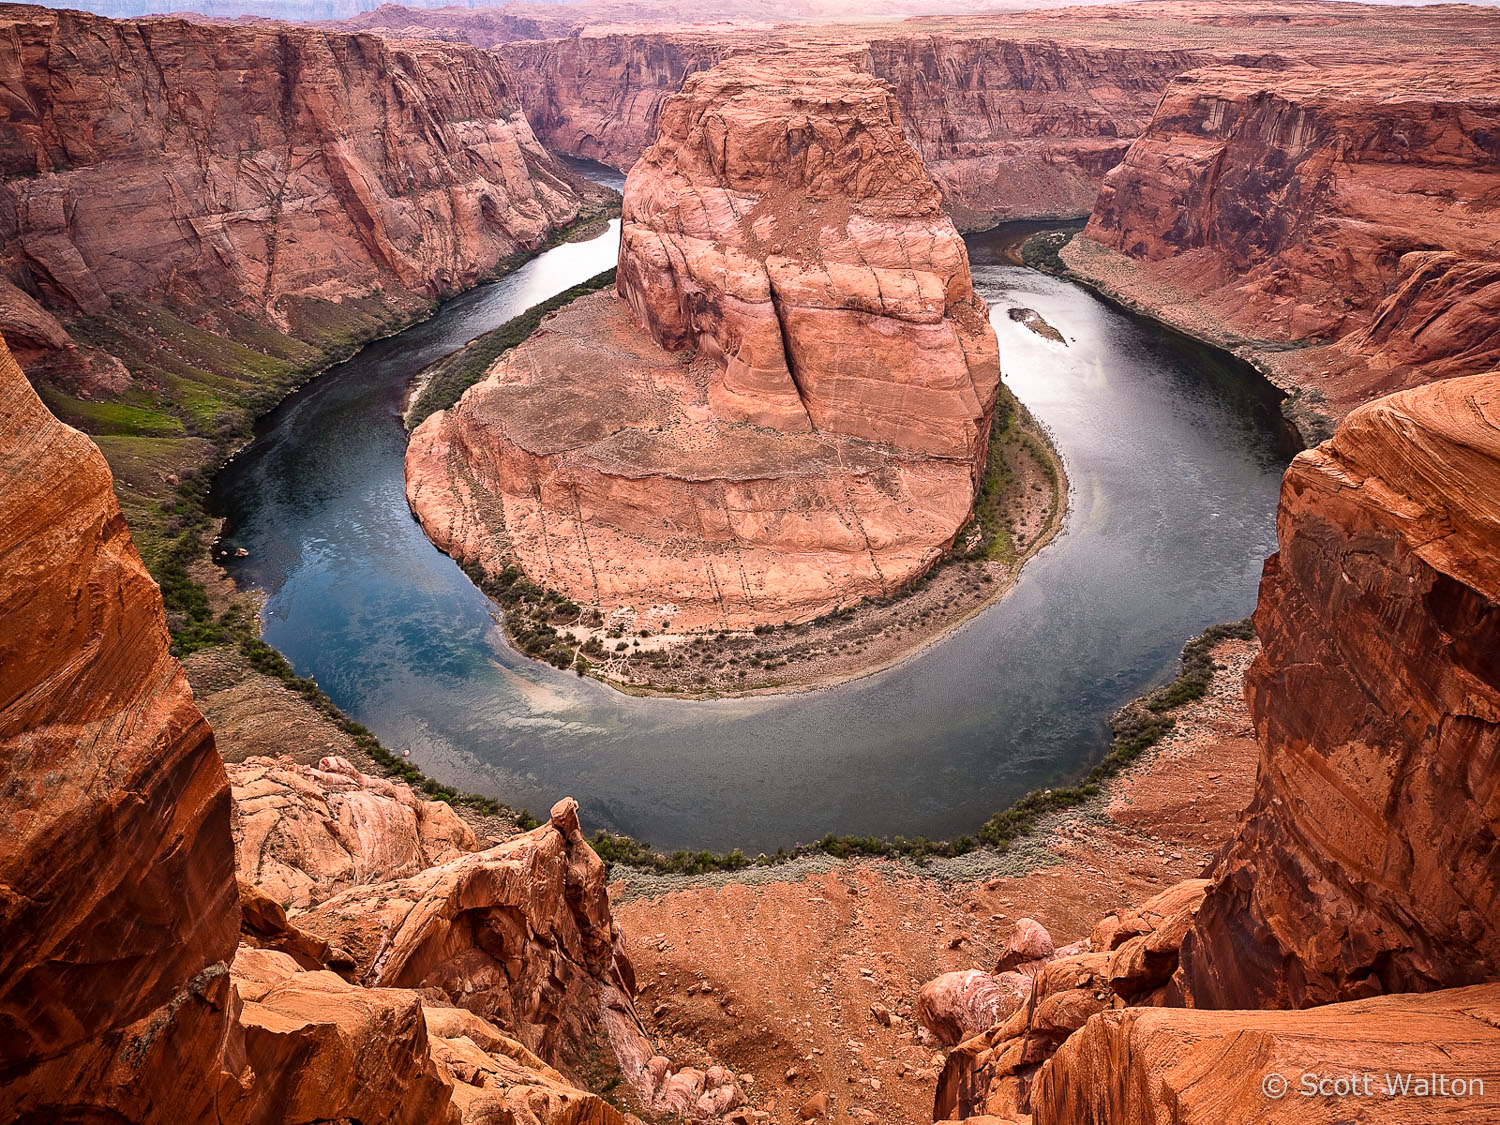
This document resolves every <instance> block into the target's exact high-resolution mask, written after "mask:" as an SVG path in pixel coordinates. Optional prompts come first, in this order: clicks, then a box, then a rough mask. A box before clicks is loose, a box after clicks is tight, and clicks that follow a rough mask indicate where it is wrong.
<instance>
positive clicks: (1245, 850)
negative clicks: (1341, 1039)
mask: <svg viewBox="0 0 1500 1125" xmlns="http://www.w3.org/2000/svg"><path fill="white" fill-rule="evenodd" d="M1277 531H1278V538H1279V541H1280V550H1279V552H1278V553H1277V554H1276V555H1275V556H1273V557H1272V559H1271V560H1270V561H1269V562H1268V563H1267V564H1266V570H1265V576H1264V578H1263V579H1262V582H1261V592H1260V601H1259V604H1258V606H1257V609H1256V615H1255V624H1256V631H1257V632H1258V633H1259V634H1260V638H1261V644H1262V650H1261V653H1260V655H1259V656H1258V657H1257V658H1256V661H1255V663H1254V664H1253V665H1252V667H1251V670H1250V674H1249V677H1248V678H1247V681H1246V690H1247V695H1248V699H1249V703H1250V707H1251V712H1252V714H1253V716H1254V718H1255V723H1256V729H1257V733H1258V735H1259V737H1260V740H1261V744H1262V747H1263V752H1262V758H1261V768H1260V777H1259V780H1258V783H1257V790H1256V796H1255V799H1254V801H1253V802H1252V804H1251V807H1250V810H1249V819H1248V821H1247V823H1246V824H1245V826H1244V828H1243V829H1242V830H1241V833H1240V836H1239V839H1238V840H1237V841H1236V842H1235V844H1234V845H1233V846H1232V847H1231V848H1230V850H1229V852H1228V854H1227V855H1225V856H1224V857H1222V858H1221V859H1220V860H1219V861H1218V863H1217V865H1216V867H1215V885H1214V888H1213V890H1212V891H1211V892H1210V893H1209V895H1208V898H1207V900H1206V901H1205V903H1204V906H1203V909H1202V910H1201V911H1200V912H1199V914H1198V920H1197V924H1196V925H1195V927H1194V928H1193V930H1192V931H1191V932H1190V933H1189V934H1188V935H1187V937H1186V939H1185V941H1184V945H1183V952H1182V970H1181V974H1180V977H1179V984H1180V987H1181V990H1182V992H1183V993H1184V995H1185V996H1186V997H1187V998H1188V999H1189V1000H1190V1001H1191V1002H1192V1003H1194V1004H1196V1005H1197V1006H1200V1007H1215V1008H1241V1007H1304V1006H1307V1005H1311V1004H1320V1003H1327V1002H1328V1001H1331V1000H1344V999H1351V998H1357V997H1361V996H1367V995H1375V994H1379V993H1385V992H1426V991H1429V990H1431V989H1435V988H1443V987H1448V986H1452V985H1460V984H1472V983H1477V982H1481V981H1491V980H1496V979H1500V926H1497V919H1500V909H1497V908H1500V839H1497V835H1500V554H1497V551H1496V544H1497V542H1500V376H1495V375H1487V376H1477V377H1470V378H1461V379H1452V380H1448V381H1445V382H1442V383H1438V384H1434V385H1432V386H1429V387H1426V388H1422V389H1420V390H1415V391H1405V392H1402V393H1400V394H1397V395H1393V396H1391V397H1388V398H1385V399H1381V400H1379V401H1377V402H1375V403H1372V404H1370V405H1369V406H1365V407H1362V408H1361V409H1359V410H1356V411H1355V412H1354V413H1352V414H1350V415H1349V417H1348V418H1347V419H1346V420H1345V421H1344V423H1343V425H1341V426H1340V427H1339V430H1338V432H1337V433H1336V434H1335V435H1334V438H1333V440H1332V441H1330V442H1328V443H1326V444H1324V445H1322V446H1320V447H1318V448H1317V449H1315V450H1311V451H1309V452H1308V453H1304V454H1302V455H1301V456H1300V457H1298V458H1297V459H1296V460H1295V461H1294V462H1293V463H1292V467H1291V469H1290V470H1288V472H1287V476H1286V480H1285V482H1284V484H1283V486H1282V500H1281V507H1280V510H1279V512H1278V516H1277Z"/></svg>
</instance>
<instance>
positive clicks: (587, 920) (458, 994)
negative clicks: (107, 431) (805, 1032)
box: [0, 341, 653, 1125]
mask: <svg viewBox="0 0 1500 1125" xmlns="http://www.w3.org/2000/svg"><path fill="white" fill-rule="evenodd" d="M0 560H3V562H4V566H3V567H0V619H3V620H4V622H5V629H4V630H3V632H0V819H3V821H4V823H5V824H6V826H7V831H6V834H5V836H4V838H3V839H0V886H3V887H4V894H3V896H0V930H3V932H4V934H5V936H6V941H5V944H4V949H3V951H0V968H3V972H0V1118H4V1119H5V1120H7V1121H11V1120H16V1121H27V1122H42V1121H61V1120H66V1121H77V1120H85V1119H86V1120H111V1121H114V1120H121V1121H131V1122H141V1123H147V1122H150V1123H155V1122H162V1123H167V1122H180V1121H220V1122H224V1123H226V1125H252V1123H253V1125H260V1123H265V1125H272V1123H276V1122H286V1121H312V1120H320V1121H321V1120H361V1121H385V1122H391V1123H393V1125H395V1123H407V1122H409V1123H411V1125H418V1123H421V1125H432V1123H440V1125H480V1123H483V1122H494V1121H506V1122H516V1123H518V1125H581V1123H583V1122H589V1123H591V1125H623V1123H624V1121H625V1118H624V1117H623V1116H622V1115H621V1114H620V1113H618V1112H617V1111H616V1110H615V1109H614V1108H613V1107H612V1106H610V1105H608V1104H607V1103H605V1102H604V1101H603V1100H601V1099H600V1098H599V1097H597V1096H596V1095H593V1094H590V1093H587V1092H585V1091H583V1090H581V1089H579V1088H578V1087H577V1086H576V1085H575V1084H574V1083H573V1082H572V1081H570V1080H569V1079H567V1078H566V1077H565V1076H564V1075H563V1074H562V1073H561V1072H559V1071H558V1070H557V1069H555V1068H554V1067H553V1066H552V1065H549V1062H548V1061H545V1060H544V1059H543V1058H542V1057H540V1055H546V1056H547V1059H550V1060H553V1061H555V1062H558V1063H565V1062H568V1061H571V1060H573V1059H576V1058H578V1057H579V1056H581V1055H582V1054H583V1053H584V1052H586V1051H588V1050H591V1049H592V1044H593V1042H594V1040H593V1036H594V1035H595V1034H596V1032H597V1031H598V1029H600V1028H602V1027H603V1026H604V1025H605V1024H606V1023H607V1024H608V1027H609V1029H610V1032H611V1034H612V1041H613V1042H615V1043H616V1044H618V1050H619V1052H620V1055H621V1057H622V1058H626V1059H630V1060H636V1059H638V1058H643V1057H646V1056H650V1055H651V1054H652V1053H653V1052H652V1051H651V1049H650V1045H649V1044H648V1043H645V1041H644V1040H643V1039H642V1038H641V1037H640V1035H639V1032H638V1022H637V1021H635V1019H634V1009H633V1007H632V1005H631V993H632V992H633V988H634V982H633V974H632V972H631V970H630V965H629V961H628V959H626V958H625V956H624V952H623V950H622V949H621V948H620V943H619V939H618V935H617V932H616V930H615V928H614V925H613V922H612V919H611V917H610V913H609V900H608V896H607V893H606V890H605V883H604V865H603V863H602V862H601V861H600V860H599V859H598V857H597V856H595V855H594V853H593V851H592V850H591V849H590V848H589V847H588V845H587V844H586V843H585V842H584V840H583V836H582V832H581V829H580V827H579V824H578V817H577V806H576V805H575V804H574V803H573V802H572V801H567V800H565V801H562V802H559V804H558V805H557V806H556V807H555V808H554V809H553V812H552V816H551V818H550V819H549V821H548V823H546V824H544V825H542V826H540V827H539V828H537V829H535V830H534V831H532V832H530V833H527V834H525V835H522V836H520V837H518V838H517V839H515V840H511V841H508V842H506V843H502V844H500V845H498V846H496V847H494V848H490V849H488V850H485V851H478V850H476V847H477V844H476V841H475V840H474V837H473V834H472V832H470V831H469V830H468V828H467V827H466V826H464V825H463V824H462V823H461V822H458V821H457V818H456V817H455V816H454V813H453V811H452V810H451V809H450V808H449V807H448V806H446V805H441V806H440V805H437V804H435V803H432V802H426V801H421V800H419V799H418V798H416V797H415V796H414V795H413V794H412V793H411V792H410V790H408V789H406V787H404V786H396V785H392V784H391V783H388V782H382V781H379V780H377V779H375V778H367V777H362V776H360V775H359V774H357V773H356V772H355V771H354V770H353V769H352V767H350V766H349V765H348V763H347V762H343V761H341V760H336V759H330V760H325V761H324V762H322V763H320V768H319V769H317V770H313V769H306V768H302V769H299V768H298V767H295V766H291V765H283V766H280V767H278V768H277V769H275V770H271V769H270V768H269V764H268V763H267V762H266V761H265V760H263V759H262V760H259V761H258V762H256V763H252V764H249V765H247V766H243V767H240V772H241V774H242V776H241V778H240V779H239V784H238V786H237V791H236V792H234V794H233V799H234V800H235V801H236V803H237V804H238V806H239V807H238V808H235V809H234V810H233V815H232V809H231V797H232V794H231V788H230V785H229V782H228V779H227V778H226V776H225V769H224V765H223V762H222V761H221V759H220V758H219V755H218V753H217V751H216V749H215V746H214V736H213V732H212V731H211V730H210V729H209V727H208V724H207V723H206V722H205V721H204V719H203V717H202V715H201V714H200V713H199V712H198V710H197V708H196V707H195V705H194V703H193V698H192V694H191V692H190V690H189V688H188V684H187V681H186V679H185V677H184V675H183V672H182V668H181V666H180V665H179V664H178V663H177V661H176V660H174V659H173V658H172V657H171V655H170V654H169V651H168V634H167V627H166V620H165V617H164V614H163V610H162V599H161V594H160V592H159V591H158V589H157V587H156V585H155V583H153V582H152V581H151V579H150V577H149V576H148V575H147V573H146V569H145V567H144V566H143V565H142V563H141V559H140V556H139V555H138V554H137V553H136V550H135V547H134V545H133V544H132V542H131V537H130V533H129V532H128V531H127V530H126V527H125V523H124V520H123V519H122V517H121V515H120V508H119V505H118V503H117V502H116V500H115V497H114V493H113V489H112V487H111V479H110V473H109V470H108V468H107V467H106V465H105V463H104V458H103V456H102V455H101V454H100V453H99V451H98V449H96V448H95V447H94V445H93V444H92V443H91V442H90V441H89V440H88V439H87V438H86V437H84V436H83V435H82V434H80V433H78V432H77V431H76V430H73V429H70V428H68V427H66V426H64V425H62V424H61V423H59V422H58V421H57V420H56V419H55V418H53V417H52V416H51V415H50V414H49V413H48V412H47V410H46V408H45V407H44V406H43V405H42V403H41V401H40V400H39V399H38V397H37V395H36V392H35V391H34V390H33V389H32V387H31V385H30V384H29V383H28V382H27V380H26V378H25V377H24V376H23V375H22V373H21V371H20V369H19V368H18V367H17V365H16V364H15V362H14V361H13V359H12V357H11V355H10V353H9V351H8V350H6V348H5V346H4V343H3V341H0ZM255 771H259V772H255ZM271 773H274V775H275V776H274V777H270V778H268V774H271ZM273 783H274V784H273ZM278 786H279V787H278ZM278 800H279V804H277V803H276V802H277V801H278ZM268 805H275V808H274V809H272V808H268ZM278 814H279V815H278ZM269 819H275V820H276V821H277V825H274V826H269V827H268V825H267V824H266V821H267V820H269ZM232 825H234V826H235V827H234V830H233V831H232ZM276 827H279V828H280V831H275V830H273V829H274V828H276ZM236 836H237V837H238V839H236V838H235V837H236ZM273 837H275V839H274V840H273ZM335 842H337V844H335ZM337 845H342V846H337ZM237 851H238V853H239V855H240V858H241V859H242V860H245V859H251V860H253V861H254V862H246V863H245V864H244V870H242V871H241V872H239V874H240V876H241V877H244V876H248V877H249V879H251V880H254V879H257V878H261V877H264V876H266V875H269V876H270V877H269V878H268V879H267V882H266V886H265V887H260V886H257V885H255V884H254V883H253V882H238V881H237V879H236V870H235V862H236V853H237ZM268 851H275V852H277V853H278V855H277V859H278V860H279V862H278V863H269V862H266V861H267V859H268V856H267V852H268ZM429 861H430V862H437V863H439V864H440V866H437V867H435V868H427V869H426V870H425V871H423V872H422V873H421V874H420V875H417V876H409V877H408V881H407V882H406V883H405V884H403V883H401V882H385V883H381V882H373V885H371V884H364V885H360V886H356V887H352V888H348V887H347V886H346V885H347V883H348V882H349V881H350V880H352V879H356V878H360V877H363V878H367V879H370V880H372V881H373V880H379V879H382V878H385V879H391V878H393V877H395V876H400V875H403V874H407V873H408V869H409V868H410V867H411V866H414V865H415V864H417V863H419V862H429ZM444 861H446V862H444ZM361 863H363V864H364V867H363V869H361V868H360V864H361ZM351 866H352V867H353V868H354V870H353V871H351V870H350V868H351ZM288 871H295V872H296V873H297V875H298V876H299V878H298V879H289V878H287V872H288ZM422 880H425V881H422ZM418 885H420V886H421V887H423V888H425V889H426V894H425V897H422V896H418V897H419V898H420V903H419V904H412V908H411V909H409V910H408V911H407V912H406V914H405V916H404V917H403V918H401V919H400V923H401V924H400V925H399V926H390V925H389V921H390V917H391V915H390V907H391V904H392V903H393V902H394V901H395V896H396V895H397V894H398V893H399V892H400V889H401V888H402V887H404V886H418ZM309 886H311V887H314V888H316V889H318V890H319V891H321V892H322V893H324V894H326V893H329V892H331V891H333V890H336V889H338V888H340V887H346V889H344V890H343V892H342V894H341V895H340V896H339V897H338V898H336V899H335V900H334V901H335V902H337V903H338V905H337V906H336V907H331V908H329V909H327V910H325V911H324V912H323V913H317V912H308V911H303V912H301V913H295V912H294V914H293V915H292V917H291V918H290V919H289V918H288V917H287V915H286V914H285V912H284V911H283V909H282V906H283V904H284V902H288V901H294V900H297V898H298V896H299V895H301V896H303V897H307V888H308V887H309ZM268 891H269V892H273V893H275V894H278V895H280V896H281V897H282V900H283V901H281V902H279V901H278V900H277V898H275V897H272V894H271V893H267V892H268ZM242 903H243V904H244V913H243V915H242ZM310 922H315V923H318V924H319V925H320V926H321V928H322V930H323V933H321V934H320V933H317V932H308V930H307V928H306V927H307V926H308V925H309V923H310ZM383 929H390V930H392V931H393V932H392V933H391V934H390V935H389V939H390V940H389V942H388V945H389V946H390V948H388V949H386V950H385V955H384V956H382V957H381V958H379V959H378V962H379V963H378V965H375V964H371V963H370V962H371V961H372V960H374V958H373V956H372V955H373V950H372V949H371V948H370V946H369V945H368V944H367V940H361V936H362V935H366V936H367V937H368V935H374V934H378V933H381V932H382V931H383ZM329 936H333V937H336V938H337V939H338V941H339V942H340V944H339V945H338V946H330V944H329V942H328V940H327V938H328V937H329ZM346 947H347V948H346ZM325 966H326V967H325ZM331 969H337V970H338V972H337V973H336V972H333V971H330V970H331ZM340 974H342V975H340ZM346 977H358V978H361V979H360V980H359V981H354V980H349V979H346ZM396 983H399V984H401V985H402V987H390V986H391V985H393V984H396ZM418 988H420V989H421V991H418ZM444 988H446V989H447V993H446V994H445V993H444V992H443V991H442V990H443V989H444ZM455 1001H463V1002H464V1004H465V1006H464V1007H462V1008H461V1007H458V1006H456V1004H455V1003H454V1002H455ZM473 1008H483V1010H484V1014H483V1015H481V1014H479V1013H478V1012H475V1011H471V1010H466V1009H473ZM486 1017H488V1018H486ZM643 1044H644V1046H643ZM533 1048H534V1050H533ZM636 1069H640V1068H635V1069H633V1070H632V1071H631V1074H630V1077H632V1078H635V1077H636V1074H635V1070H636Z"/></svg>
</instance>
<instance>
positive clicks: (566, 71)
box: [499, 31, 738, 171]
mask: <svg viewBox="0 0 1500 1125" xmlns="http://www.w3.org/2000/svg"><path fill="white" fill-rule="evenodd" d="M726 38H727V39H728V42H727V43H726ZM736 46H738V44H737V43H736V42H735V37H733V36H729V37H725V36H720V35H703V34H693V33H692V32H685V31H681V32H670V33H665V34H636V35H591V36H588V37H583V38H580V37H573V38H567V39H548V40H545V41H538V42H529V43H507V44H505V45H504V46H503V47H501V48H500V50H499V54H500V57H501V58H503V59H504V60H505V63H506V65H507V66H508V67H509V68H510V70H511V72H512V73H513V74H514V75H515V80H516V85H517V90H518V92H519V94H520V98H521V104H522V106H523V107H524V108H525V110H526V118H527V120H528V121H529V122H530V124H531V128H532V129H533V130H534V131H535V133H536V136H537V139H538V140H540V141H541V142H542V143H543V144H544V145H546V146H547V147H548V148H549V149H551V150H553V151H555V152H566V153H568V154H570V155H573V156H586V157H588V158H589V159H590V160H598V161H599V162H601V163H603V164H608V165H610V166H611V167H614V168H619V169H620V170H621V171H629V170H630V169H631V168H632V167H633V166H634V165H635V162H636V161H637V160H639V159H640V158H641V155H642V154H643V153H644V152H645V151H646V150H647V149H648V148H650V147H651V146H652V145H653V144H654V143H655V142H656V126H657V119H658V118H659V117H660V116H661V108H662V105H663V103H665V102H666V100H667V99H668V98H670V97H671V96H672V95H673V94H676V93H677V92H678V90H680V89H681V88H682V81H683V79H684V78H686V77H687V76H688V75H689V74H694V73H696V72H697V71H700V70H707V69H708V68H709V67H712V66H715V65H716V64H718V63H719V62H721V61H723V59H724V58H725V57H727V55H728V54H729V53H730V52H731V51H733V50H734V48H735V47H736Z"/></svg>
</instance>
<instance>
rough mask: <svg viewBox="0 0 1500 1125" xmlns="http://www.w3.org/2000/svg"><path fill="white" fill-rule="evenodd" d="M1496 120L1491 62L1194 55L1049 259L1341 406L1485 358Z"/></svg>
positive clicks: (1499, 75) (1498, 83)
mask: <svg viewBox="0 0 1500 1125" xmlns="http://www.w3.org/2000/svg"><path fill="white" fill-rule="evenodd" d="M1497 128H1500V68H1496V67H1494V66H1493V65H1484V64H1479V63H1472V62H1465V61H1461V60H1450V61H1446V62H1441V63H1432V62H1424V63H1420V64H1409V65H1407V66H1404V67H1392V66H1376V65H1366V66H1358V65H1336V66H1317V67H1308V68H1297V69H1291V70H1288V71H1286V72H1285V73H1281V74H1277V75H1275V76H1271V75H1267V74H1266V73H1264V72H1258V71H1254V70H1246V69H1243V68H1238V67H1214V68H1209V69H1204V70H1198V71H1193V72H1191V73H1188V74H1185V75H1183V76H1181V77H1180V78H1178V79H1177V80H1176V81H1175V82H1174V83H1173V84H1172V86H1171V87H1170V89H1169V90H1168V91H1167V93H1166V95H1165V97H1163V99H1162V102H1161V105H1160V106H1159V107H1158V108H1157V111H1156V115H1155V116H1154V117H1153V118H1152V120H1151V123H1150V125H1149V127H1148V128H1147V129H1146V131H1145V132H1144V133H1143V134H1142V136H1141V137H1140V138H1139V139H1138V140H1137V141H1136V142H1135V144H1133V145H1132V146H1131V148H1130V151H1129V152H1128V153H1127V154H1126V157H1125V159H1124V161H1123V162H1122V163H1121V164H1120V166H1119V167H1118V168H1116V169H1114V170H1113V171H1112V172H1110V174H1109V175H1108V176H1107V177H1106V179H1105V182H1104V186H1103V188H1102V190H1101V191H1100V195H1099V200H1098V203H1097V205H1096V206H1095V209H1094V213H1093V216H1092V217H1091V218H1090V220H1089V225H1088V228H1087V230H1086V231H1085V232H1084V235H1085V238H1084V239H1075V240H1074V243H1073V245H1071V246H1069V247H1068V248H1067V249H1066V250H1065V251H1064V253H1063V257H1064V260H1065V261H1066V262H1067V263H1068V264H1069V265H1070V266H1072V267H1073V268H1075V269H1077V270H1078V271H1079V272H1080V273H1083V274H1084V275H1085V276H1090V277H1093V278H1096V279H1097V280H1099V281H1101V282H1102V283H1103V284H1104V285H1105V287H1106V288H1111V289H1114V290H1116V291H1117V292H1119V293H1120V294H1121V295H1122V296H1124V297H1126V298H1127V299H1128V300H1132V301H1134V302H1135V303H1138V304H1140V305H1141V306H1142V307H1144V308H1146V309H1147V310H1148V311H1154V312H1159V313H1161V314H1163V315H1164V316H1165V317H1166V318H1167V319H1169V320H1171V321H1174V322H1177V323H1179V324H1181V325H1182V326H1184V327H1186V328H1188V329H1189V330H1193V331H1196V332H1199V333H1200V334H1203V335H1207V336H1209V337H1213V338H1216V339H1219V340H1223V341H1227V342H1229V343H1232V344H1236V345H1239V346H1240V347H1241V348H1242V349H1246V350H1248V351H1249V353H1250V354H1251V355H1252V356H1253V357H1254V358H1257V359H1260V360H1262V362H1264V363H1265V364H1266V366H1267V367H1268V368H1269V369H1270V370H1271V371H1272V372H1273V377H1276V378H1277V379H1278V381H1280V382H1282V383H1283V384H1284V385H1285V386H1286V388H1287V389H1289V390H1296V389H1300V390H1302V391H1306V392H1309V393H1313V394H1315V395H1316V397H1317V398H1318V399H1319V401H1320V402H1321V403H1326V408H1327V412H1328V413H1330V414H1331V415H1332V416H1333V417H1334V418H1338V417H1341V416H1342V415H1343V414H1344V413H1345V412H1347V411H1348V410H1349V409H1350V408H1352V407H1353V406H1356V405H1358V404H1359V403H1361V402H1364V401H1368V400H1369V399H1370V398H1372V397H1375V396H1378V395H1380V394H1384V393H1388V392H1390V391H1392V390H1397V389H1400V388H1402V387H1406V386H1412V385H1415V384H1417V383H1420V382H1425V381H1427V380H1429V379H1434V378H1447V377H1452V376H1456V375H1468V374H1476V373H1478V372H1481V371H1484V370H1488V369H1489V368H1491V367H1492V366H1493V365H1494V363H1495V358H1496V339H1495V328H1494V310H1495V309H1496V307H1497V302H1500V239H1497V237H1496V233H1495V232H1496V226H1495V216H1496V214H1497V210H1500V147H1497V146H1496V143H1495V137H1496V136H1497V135H1500V134H1497ZM1101 248H1102V249H1101ZM1334 340H1338V343H1337V344H1336V345H1335V346H1333V347H1332V348H1324V349H1317V348H1314V349H1304V350H1301V351H1293V352H1286V351H1285V350H1284V349H1281V350H1279V351H1278V350H1277V349H1278V348H1279V346H1280V345H1283V344H1285V343H1286V342H1288V341H1298V342H1302V343H1328V342H1331V341H1334Z"/></svg>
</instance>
